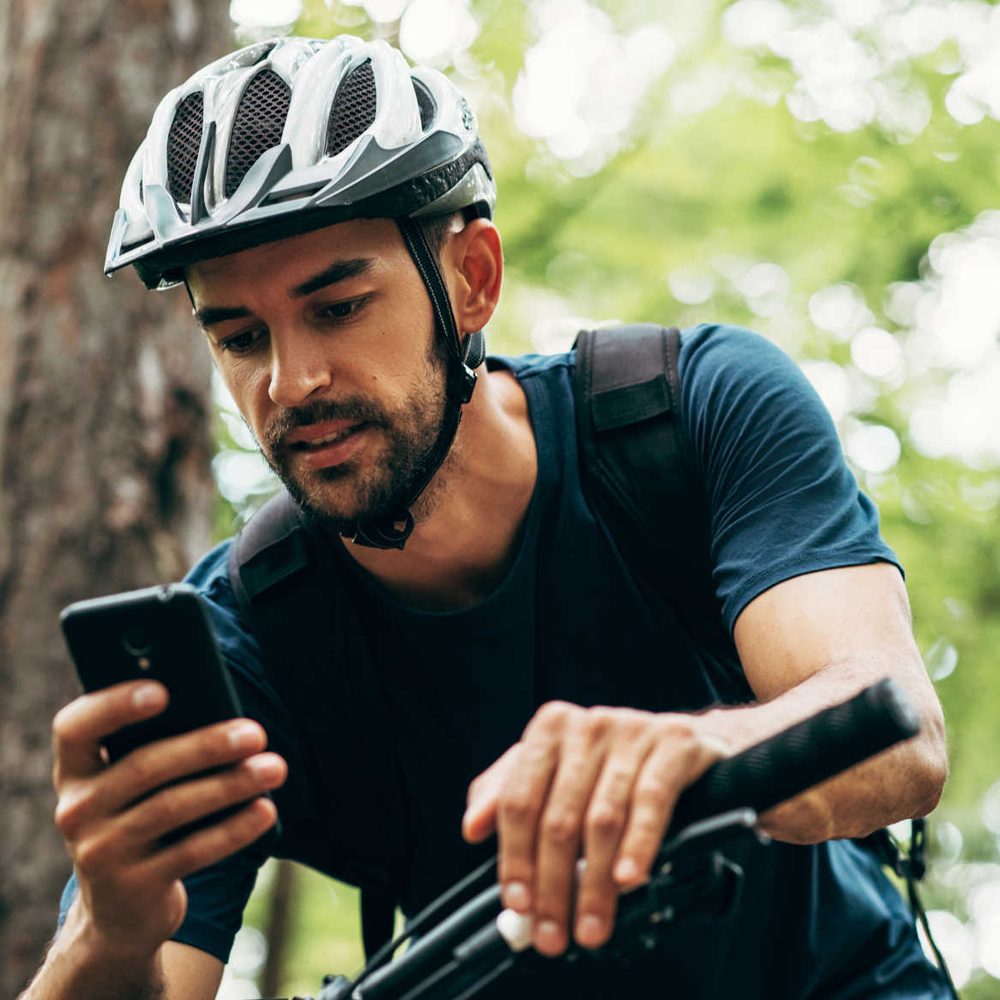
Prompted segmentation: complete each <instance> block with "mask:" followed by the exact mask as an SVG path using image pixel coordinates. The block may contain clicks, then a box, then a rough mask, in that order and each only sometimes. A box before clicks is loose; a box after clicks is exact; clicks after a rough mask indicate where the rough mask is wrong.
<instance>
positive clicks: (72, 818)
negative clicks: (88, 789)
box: [55, 792, 90, 840]
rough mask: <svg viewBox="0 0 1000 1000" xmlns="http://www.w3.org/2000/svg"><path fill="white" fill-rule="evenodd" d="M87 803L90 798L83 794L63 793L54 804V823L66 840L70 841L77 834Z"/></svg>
mask: <svg viewBox="0 0 1000 1000" xmlns="http://www.w3.org/2000/svg"><path fill="white" fill-rule="evenodd" d="M89 802H90V798H89V796H87V795H85V794H74V793H70V792H64V793H63V794H62V795H60V796H59V800H58V801H57V802H56V809H55V823H56V826H57V827H58V829H59V832H60V833H61V834H62V835H63V837H65V838H66V839H67V840H72V839H74V838H75V837H76V836H77V835H78V834H79V832H80V829H81V827H82V825H83V820H84V817H85V815H86V813H87V807H88V805H89Z"/></svg>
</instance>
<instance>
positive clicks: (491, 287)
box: [442, 219, 503, 336]
mask: <svg viewBox="0 0 1000 1000" xmlns="http://www.w3.org/2000/svg"><path fill="white" fill-rule="evenodd" d="M442 257H443V258H444V261H445V262H446V271H447V272H448V277H447V278H446V280H447V281H448V285H449V290H450V291H451V297H452V305H453V306H454V309H455V322H456V324H457V325H458V330H459V335H460V336H464V335H465V334H467V333H472V332H473V331H475V330H481V329H482V328H483V327H484V326H486V324H487V323H488V322H489V320H490V317H491V316H492V315H493V313H494V311H495V310H496V307H497V302H498V301H499V299H500V285H501V282H502V280H503V249H502V247H501V246H500V233H499V232H497V228H496V226H494V225H493V223H492V222H490V221H489V220H488V219H473V220H472V222H470V223H469V224H468V225H467V226H466V227H465V228H464V229H462V230H460V231H459V232H457V233H453V234H451V236H450V237H449V238H448V240H447V241H446V243H445V245H444V248H443V253H442Z"/></svg>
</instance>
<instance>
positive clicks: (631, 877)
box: [614, 858, 639, 883]
mask: <svg viewBox="0 0 1000 1000" xmlns="http://www.w3.org/2000/svg"><path fill="white" fill-rule="evenodd" d="M638 877H639V866H638V865H637V864H636V863H635V862H634V861H633V860H632V859H631V858H622V860H621V861H619V862H618V864H616V865H615V871H614V879H615V881H616V882H619V883H628V882H634V881H635V880H636V879H637V878H638Z"/></svg>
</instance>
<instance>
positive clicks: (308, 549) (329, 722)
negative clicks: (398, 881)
mask: <svg viewBox="0 0 1000 1000" xmlns="http://www.w3.org/2000/svg"><path fill="white" fill-rule="evenodd" d="M227 569H228V573H229V580H230V583H231V585H232V588H233V592H234V594H235V596H236V600H237V602H238V604H239V607H240V611H241V613H242V615H243V618H244V620H245V621H246V622H247V623H248V624H249V625H250V627H251V628H252V629H253V632H254V635H255V636H256V638H257V641H258V643H259V645H260V648H261V651H262V653H263V654H264V658H265V661H266V663H267V665H268V668H269V669H268V676H269V679H270V680H271V682H272V684H273V685H274V687H275V690H276V691H277V692H278V694H279V695H280V697H281V698H282V699H283V701H284V703H285V706H286V707H287V709H288V710H289V712H290V714H291V716H292V718H293V719H294V720H295V723H296V725H297V726H298V727H299V729H300V731H301V734H302V736H303V740H302V743H303V752H304V754H305V756H306V758H307V759H308V760H309V766H310V771H311V772H312V773H313V774H317V775H324V776H325V779H326V780H325V784H324V786H323V787H322V788H320V789H317V790H316V791H317V796H318V797H319V798H320V799H324V798H325V800H326V802H327V803H328V804H330V805H331V806H332V805H333V804H334V803H346V804H349V805H348V806H347V807H346V808H345V809H343V817H342V829H341V830H340V831H339V832H338V831H337V830H335V829H331V830H329V831H326V835H327V836H328V837H329V839H330V840H331V841H332V842H333V843H337V842H338V841H341V840H343V841H344V842H345V843H347V844H349V845H350V847H351V853H352V854H355V853H356V851H357V849H358V848H360V849H361V852H362V853H361V854H360V856H356V857H352V858H350V859H346V860H347V863H346V864H345V867H344V869H343V870H344V876H343V877H344V878H346V879H347V880H348V881H352V882H354V883H355V884H358V885H360V886H361V889H362V936H363V938H364V946H365V952H366V954H368V955H371V954H374V952H375V951H376V950H377V949H378V948H379V947H380V946H381V944H382V943H383V942H384V941H387V940H388V939H389V937H390V935H391V933H392V928H393V922H394V918H395V896H394V893H393V890H392V883H393V876H392V870H393V867H394V865H395V864H396V863H397V862H398V860H399V859H400V858H401V857H402V854H403V847H404V844H403V839H402V838H403V832H402V831H403V822H402V819H403V817H402V808H403V806H402V799H401V796H399V795H395V794H393V793H394V791H395V789H396V788H397V787H398V786H397V782H398V772H397V770H396V763H395V759H394V757H393V751H392V745H391V741H390V740H388V739H387V738H386V735H387V733H388V726H387V723H386V721H385V719H384V706H383V703H382V700H381V695H380V693H379V689H378V681H377V679H376V678H375V676H374V664H373V663H372V660H371V655H370V653H369V651H368V649H367V645H366V643H365V641H364V637H363V635H362V634H361V629H360V627H359V626H358V623H357V616H356V614H354V612H353V609H352V606H351V601H350V595H349V594H348V592H347V588H346V587H344V586H343V584H342V582H341V580H340V578H339V575H338V572H337V568H336V566H335V565H334V560H333V558H332V554H331V553H330V551H329V543H328V542H327V541H326V540H325V539H323V538H321V537H320V533H319V531H318V529H317V527H316V526H315V525H313V524H312V523H311V522H310V520H309V518H308V517H307V516H306V515H304V514H303V513H302V512H301V511H300V510H299V509H298V507H297V506H296V504H295V502H294V501H293V500H292V498H291V497H290V496H289V495H288V493H287V492H286V491H284V490H282V491H281V492H280V493H279V494H278V495H277V496H275V497H273V498H272V499H271V500H269V501H268V502H267V503H266V504H265V505H264V506H263V507H262V508H261V509H260V510H259V511H258V512H257V513H256V514H255V515H254V516H253V517H252V518H251V519H250V521H249V522H247V524H246V525H245V526H244V527H243V529H242V530H241V531H240V532H239V534H238V535H237V536H236V537H235V538H234V539H233V541H232V543H231V545H230V547H229V554H228V565H227ZM330 761H338V762H342V766H335V767H331V766H330V763H329V762H330ZM359 761H363V762H364V766H361V767H359V766H358V763H359ZM327 811H328V812H331V813H332V812H334V809H333V808H330V809H328V810H327ZM386 862H388V864H387V863H386Z"/></svg>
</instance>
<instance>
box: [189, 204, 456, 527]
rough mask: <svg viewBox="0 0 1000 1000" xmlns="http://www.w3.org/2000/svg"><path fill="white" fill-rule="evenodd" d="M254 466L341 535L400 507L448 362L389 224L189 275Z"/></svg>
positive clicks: (350, 228) (441, 415)
mask: <svg viewBox="0 0 1000 1000" xmlns="http://www.w3.org/2000/svg"><path fill="white" fill-rule="evenodd" d="M187 280H188V285H189V288H190V290H191V295H192V298H193V300H194V304H195V309H196V316H197V318H198V320H199V322H200V323H201V325H202V327H203V328H204V329H205V332H206V334H207V336H208V341H209V345H210V347H211V350H212V353H213V356H214V358H215V362H216V364H217V366H218V369H219V371H220V373H221V375H222V378H223V380H224V381H225V383H226V385H227V387H228V388H229V390H230V392H231V393H232V395H233V398H234V399H235V401H236V404H237V405H238V406H239V409H240V412H241V413H242V414H243V417H244V419H245V420H246V422H247V425H248V426H249V428H250V430H251V432H252V433H253V435H254V437H255V438H256V439H257V441H258V443H259V444H260V447H261V451H262V452H263V454H264V457H265V459H266V460H267V462H268V463H269V464H270V465H271V467H272V468H273V469H274V470H275V472H276V473H277V474H278V475H279V476H280V478H281V480H282V482H283V483H284V484H285V486H286V488H287V489H288V490H289V492H290V493H291V494H292V496H293V497H295V498H296V499H297V500H298V501H299V502H300V503H303V504H304V505H305V506H307V507H308V508H309V509H310V510H312V511H314V512H315V513H317V514H319V515H320V516H322V517H324V518H325V519H327V520H328V521H330V522H331V523H332V524H333V525H334V526H336V527H340V526H342V525H344V524H349V523H351V522H353V521H355V520H359V519H367V518H371V517H382V516H385V515H386V514H389V513H391V512H394V511H396V510H397V509H398V508H399V507H400V506H402V505H405V504H406V502H407V501H408V500H409V499H410V495H411V493H412V491H413V489H414V484H415V483H418V482H419V481H420V479H419V477H420V476H421V475H422V474H423V469H424V465H425V461H426V458H427V455H428V453H429V452H430V451H431V450H432V448H433V446H434V444H435V442H436V441H437V439H438V436H439V434H440V433H441V428H442V426H443V424H444V423H445V422H446V405H449V406H451V407H452V412H451V414H450V417H451V418H454V416H455V414H454V412H453V410H454V408H455V407H457V404H446V402H445V381H446V368H447V362H446V354H445V348H444V346H443V345H442V344H440V343H439V342H438V339H437V338H436V337H435V336H434V332H433V331H434V324H433V314H432V311H431V305H430V300H429V299H428V297H427V293H426V291H425V289H424V285H423V283H422V282H421V280H420V277H419V275H418V273H417V271H416V268H415V267H414V265H413V262H412V261H411V259H410V256H409V254H408V253H407V251H406V248H405V247H404V245H403V242H402V238H401V237H400V235H399V231H398V229H397V228H396V225H395V224H394V223H393V222H391V221H389V220H358V221H356V222H347V223H341V224H339V225H336V226H331V227H329V228H327V229H322V230H317V231H316V232H314V233H307V234H305V235H303V236H295V237H292V238H290V239H286V240H281V241H279V242H277V243H270V244H266V245H264V246H261V247H253V248H251V249H249V250H244V251H241V252H239V253H236V254H231V255H229V256H227V257H221V258H218V259H215V260H208V261H202V262H199V263H197V264H193V265H191V266H190V267H189V268H188V270H187Z"/></svg>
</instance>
